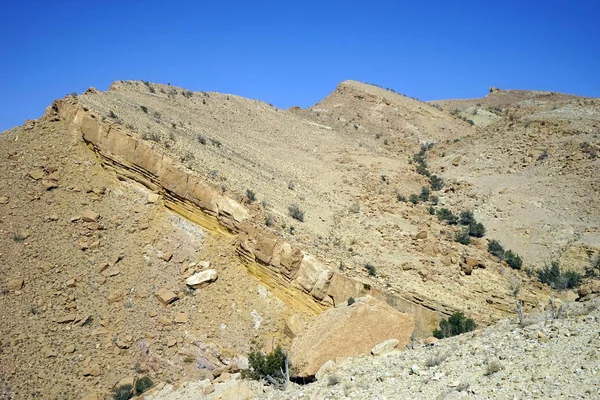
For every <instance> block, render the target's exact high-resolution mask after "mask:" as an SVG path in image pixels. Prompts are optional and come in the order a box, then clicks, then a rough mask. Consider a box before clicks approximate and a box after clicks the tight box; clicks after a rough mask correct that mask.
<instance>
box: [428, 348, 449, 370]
mask: <svg viewBox="0 0 600 400" xmlns="http://www.w3.org/2000/svg"><path fill="white" fill-rule="evenodd" d="M447 358H448V354H446V353H442V352H441V351H438V352H436V353H435V354H433V355H432V356H431V357H429V358H428V359H427V360H425V366H426V367H428V368H432V367H437V366H438V365H441V364H442V363H443V362H444V361H445V360H446V359H447Z"/></svg>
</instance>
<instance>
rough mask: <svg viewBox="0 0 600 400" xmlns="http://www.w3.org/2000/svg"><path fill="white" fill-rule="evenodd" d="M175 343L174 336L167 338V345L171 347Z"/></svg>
mask: <svg viewBox="0 0 600 400" xmlns="http://www.w3.org/2000/svg"><path fill="white" fill-rule="evenodd" d="M176 344H177V340H176V339H174V338H170V339H168V340H167V347H173V346H175V345H176Z"/></svg>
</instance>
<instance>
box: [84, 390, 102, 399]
mask: <svg viewBox="0 0 600 400" xmlns="http://www.w3.org/2000/svg"><path fill="white" fill-rule="evenodd" d="M81 400H100V397H98V393H96V392H87V393H86V394H84V395H83V397H82V398H81Z"/></svg>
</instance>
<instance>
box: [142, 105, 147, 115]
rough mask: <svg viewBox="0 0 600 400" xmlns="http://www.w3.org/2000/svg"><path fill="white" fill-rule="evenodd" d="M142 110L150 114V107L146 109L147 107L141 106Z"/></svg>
mask: <svg viewBox="0 0 600 400" xmlns="http://www.w3.org/2000/svg"><path fill="white" fill-rule="evenodd" d="M140 108H141V109H142V111H143V112H144V113H145V114H148V107H146V106H140Z"/></svg>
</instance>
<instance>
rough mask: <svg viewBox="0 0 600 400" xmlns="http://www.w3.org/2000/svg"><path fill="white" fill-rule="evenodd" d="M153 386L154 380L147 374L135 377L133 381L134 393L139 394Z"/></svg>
mask: <svg viewBox="0 0 600 400" xmlns="http://www.w3.org/2000/svg"><path fill="white" fill-rule="evenodd" d="M152 386H154V382H152V379H151V378H150V377H149V376H145V377H143V378H140V379H137V380H136V381H135V394H136V395H140V394H142V393H144V392H146V391H147V390H148V389H150V388H152Z"/></svg>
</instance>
